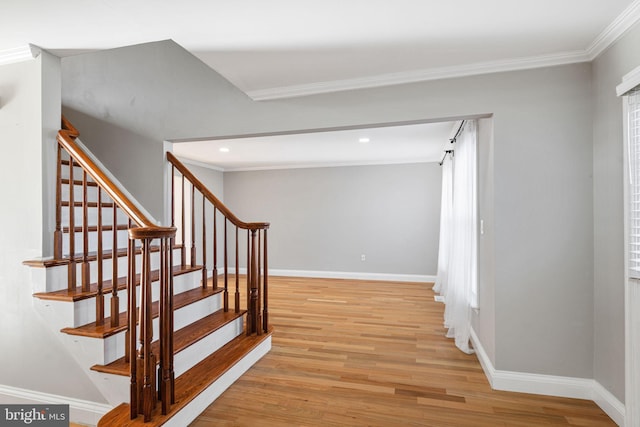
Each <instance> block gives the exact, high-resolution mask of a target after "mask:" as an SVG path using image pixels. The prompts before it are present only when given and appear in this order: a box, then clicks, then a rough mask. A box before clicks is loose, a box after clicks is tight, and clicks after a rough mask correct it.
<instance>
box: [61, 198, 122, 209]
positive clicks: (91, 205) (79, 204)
mask: <svg viewBox="0 0 640 427" xmlns="http://www.w3.org/2000/svg"><path fill="white" fill-rule="evenodd" d="M70 204H71V203H70V202H69V201H68V200H64V201H62V202H61V203H60V205H61V206H62V207H65V208H68V207H69V205H70ZM73 206H74V207H76V208H81V207H83V206H84V203H83V202H73ZM100 206H101V207H103V208H113V202H102V203H100ZM87 207H88V208H90V209H96V208H97V207H98V202H87Z"/></svg>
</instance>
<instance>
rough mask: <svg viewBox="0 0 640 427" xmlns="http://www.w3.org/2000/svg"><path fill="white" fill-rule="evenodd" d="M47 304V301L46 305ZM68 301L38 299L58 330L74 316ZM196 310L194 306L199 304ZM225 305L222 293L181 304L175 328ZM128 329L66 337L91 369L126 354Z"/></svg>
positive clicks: (156, 326)
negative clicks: (113, 332)
mask: <svg viewBox="0 0 640 427" xmlns="http://www.w3.org/2000/svg"><path fill="white" fill-rule="evenodd" d="M45 303H46V304H45ZM64 304H67V303H64V302H60V301H38V303H37V304H36V309H37V310H38V312H39V313H41V314H42V315H43V316H44V318H45V319H47V321H48V322H47V324H48V326H49V327H50V328H51V330H52V331H54V332H55V333H60V332H59V331H60V330H61V329H62V328H64V327H66V326H68V325H69V323H68V322H69V320H70V319H69V318H70V317H71V316H72V314H70V313H69V312H68V310H65V307H64ZM196 305H197V308H195V309H193V308H192V307H194V306H196ZM221 306H222V301H221V294H216V295H212V296H210V297H208V298H205V299H203V300H200V301H198V302H196V303H194V304H191V305H189V306H186V307H181V308H180V309H178V310H176V311H175V312H174V330H178V329H181V328H183V327H185V326H187V325H189V324H191V323H193V322H195V321H197V320H199V319H201V318H203V317H205V316H208V315H210V314H212V313H214V312H216V311H217V310H219V309H220V307H221ZM159 330H160V329H159V320H158V318H155V319H153V336H154V337H155V338H157V337H158V336H159ZM125 334H126V332H125V331H121V332H118V333H117V334H113V335H111V336H109V337H107V338H105V339H101V338H91V337H84V336H78V335H69V334H64V333H62V334H61V335H62V337H63V340H64V341H65V343H66V346H67V348H69V349H70V351H71V353H72V354H73V356H74V357H75V358H76V359H77V360H78V363H80V365H81V366H83V367H86V369H89V368H90V367H91V366H93V365H96V364H98V365H107V364H109V363H111V362H113V361H114V360H117V359H119V358H121V357H122V356H124V350H125ZM206 354H210V353H205V355H206Z"/></svg>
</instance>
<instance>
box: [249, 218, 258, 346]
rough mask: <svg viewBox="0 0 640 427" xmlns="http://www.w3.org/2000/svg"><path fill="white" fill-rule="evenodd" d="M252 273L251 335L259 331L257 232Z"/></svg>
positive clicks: (252, 257)
mask: <svg viewBox="0 0 640 427" xmlns="http://www.w3.org/2000/svg"><path fill="white" fill-rule="evenodd" d="M250 260H251V262H250V267H249V268H250V271H251V279H250V280H249V284H250V286H251V289H250V307H251V315H250V318H249V319H248V321H249V325H250V326H251V328H250V329H251V333H254V332H256V330H257V326H258V324H257V321H258V311H259V309H258V289H257V286H258V285H257V280H258V257H257V255H256V230H251V255H250Z"/></svg>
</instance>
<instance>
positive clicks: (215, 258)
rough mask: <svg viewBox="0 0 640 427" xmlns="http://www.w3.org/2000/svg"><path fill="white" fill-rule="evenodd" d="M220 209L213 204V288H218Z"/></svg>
mask: <svg viewBox="0 0 640 427" xmlns="http://www.w3.org/2000/svg"><path fill="white" fill-rule="evenodd" d="M217 216H218V210H217V209H216V207H215V205H214V206H213V273H212V275H213V289H218V227H217V224H216V217H217Z"/></svg>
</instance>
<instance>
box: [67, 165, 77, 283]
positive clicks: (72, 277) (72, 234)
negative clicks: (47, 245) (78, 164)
mask: <svg viewBox="0 0 640 427" xmlns="http://www.w3.org/2000/svg"><path fill="white" fill-rule="evenodd" d="M74 190H75V184H74V181H73V158H72V157H69V284H68V289H69V290H70V291H72V290H74V289H75V288H76V231H75V227H76V221H75V209H74V205H75V191H74Z"/></svg>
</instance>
